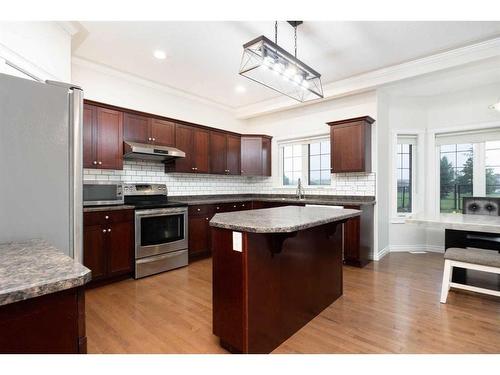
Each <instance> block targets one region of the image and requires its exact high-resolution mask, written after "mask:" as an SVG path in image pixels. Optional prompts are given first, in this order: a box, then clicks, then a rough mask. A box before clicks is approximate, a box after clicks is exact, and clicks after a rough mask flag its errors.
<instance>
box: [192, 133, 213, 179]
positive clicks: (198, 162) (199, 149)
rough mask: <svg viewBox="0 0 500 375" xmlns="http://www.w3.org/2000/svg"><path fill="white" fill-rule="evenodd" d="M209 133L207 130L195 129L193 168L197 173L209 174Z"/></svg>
mask: <svg viewBox="0 0 500 375" xmlns="http://www.w3.org/2000/svg"><path fill="white" fill-rule="evenodd" d="M209 144H210V133H209V132H208V131H207V130H201V129H195V130H194V140H193V157H194V166H195V168H196V170H195V171H196V172H197V173H209V172H210V164H209V160H210V159H209V156H208V153H209Z"/></svg>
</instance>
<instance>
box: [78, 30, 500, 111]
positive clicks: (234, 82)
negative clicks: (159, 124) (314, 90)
mask: <svg viewBox="0 0 500 375" xmlns="http://www.w3.org/2000/svg"><path fill="white" fill-rule="evenodd" d="M79 24H80V26H81V29H82V31H81V32H80V33H79V34H77V35H75V37H74V43H73V56H76V57H80V58H83V59H86V60H89V61H92V62H96V63H99V64H103V65H106V66H109V67H112V68H115V69H117V70H120V71H122V72H126V73H130V74H133V75H135V76H138V77H142V78H145V79H148V80H151V81H154V82H157V83H160V84H163V85H167V86H170V87H173V88H175V89H178V90H181V91H184V92H187V93H189V94H193V95H196V96H199V97H202V98H205V99H208V100H211V101H213V102H216V103H219V104H223V105H225V106H228V107H231V108H238V107H242V106H246V105H250V104H254V103H257V102H260V101H263V100H266V99H270V98H273V97H275V96H276V93H275V92H274V91H272V90H270V89H267V88H264V87H261V86H260V85H258V84H256V83H254V82H252V81H249V80H248V79H246V78H244V77H241V76H239V75H238V68H239V64H240V59H241V54H242V50H243V49H242V45H243V44H244V43H246V42H247V41H249V40H251V39H253V38H255V37H257V36H259V35H262V34H264V35H266V36H267V37H269V38H270V39H273V37H274V22H272V21H269V22H80V23H79ZM498 36H500V22H427V21H426V22H382V21H378V22H360V21H356V22H304V24H303V25H301V26H299V30H298V57H299V58H300V59H301V60H303V61H304V62H305V63H306V64H308V65H309V66H311V67H312V68H313V69H315V70H317V71H319V72H320V73H321V74H322V80H323V84H327V83H330V82H334V81H337V80H339V79H344V78H348V77H352V76H355V75H358V74H360V73H365V72H368V71H372V70H376V69H380V68H384V67H388V66H392V65H396V64H399V63H402V62H405V61H410V60H414V59H417V58H421V57H424V56H429V55H432V54H435V53H438V52H442V51H446V50H449V49H454V48H458V47H462V46H465V45H468V44H472V43H475V42H478V41H482V40H486V39H490V38H495V37H498ZM278 44H280V45H281V46H282V47H284V48H285V49H288V50H289V51H293V29H292V28H291V27H290V26H289V25H288V24H287V23H286V22H280V23H279V29H278ZM155 49H161V50H164V51H165V52H166V53H167V58H166V59H165V60H157V59H155V58H154V57H153V55H152V53H153V51H154V50H155ZM238 85H243V86H244V87H245V88H246V92H245V93H237V92H235V87H236V86H238Z"/></svg>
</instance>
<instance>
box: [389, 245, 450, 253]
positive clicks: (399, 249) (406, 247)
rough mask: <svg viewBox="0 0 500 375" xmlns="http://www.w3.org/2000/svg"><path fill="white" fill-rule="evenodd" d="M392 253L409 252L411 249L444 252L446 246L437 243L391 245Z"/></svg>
mask: <svg viewBox="0 0 500 375" xmlns="http://www.w3.org/2000/svg"><path fill="white" fill-rule="evenodd" d="M389 247H390V252H391V253H400V252H409V251H427V252H430V253H444V246H436V245H391V246H389Z"/></svg>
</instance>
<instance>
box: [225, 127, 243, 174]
mask: <svg viewBox="0 0 500 375" xmlns="http://www.w3.org/2000/svg"><path fill="white" fill-rule="evenodd" d="M226 138H227V147H226V167H227V174H232V175H239V174H241V165H240V155H241V138H240V137H238V136H235V135H227V136H226Z"/></svg>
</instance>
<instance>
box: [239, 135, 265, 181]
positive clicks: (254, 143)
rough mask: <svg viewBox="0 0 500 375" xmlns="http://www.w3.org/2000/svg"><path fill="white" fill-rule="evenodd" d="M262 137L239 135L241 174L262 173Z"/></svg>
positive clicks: (259, 174)
mask: <svg viewBox="0 0 500 375" xmlns="http://www.w3.org/2000/svg"><path fill="white" fill-rule="evenodd" d="M262 163H263V162H262V138H261V137H241V175H242V176H261V175H262Z"/></svg>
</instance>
